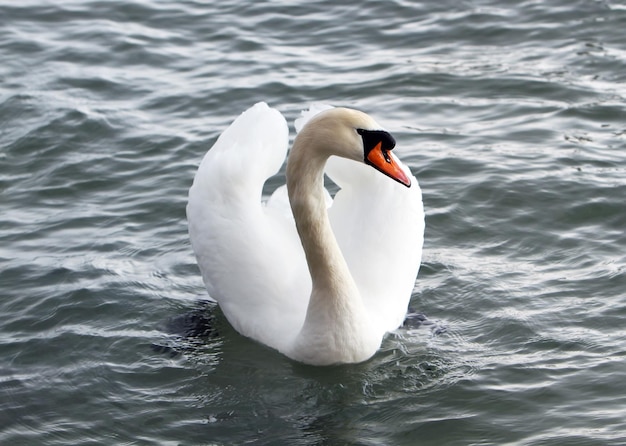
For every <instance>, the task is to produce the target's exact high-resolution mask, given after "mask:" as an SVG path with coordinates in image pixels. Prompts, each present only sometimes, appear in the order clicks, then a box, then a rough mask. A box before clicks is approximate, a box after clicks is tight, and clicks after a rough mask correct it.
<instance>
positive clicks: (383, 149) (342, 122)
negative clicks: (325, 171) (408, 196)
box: [294, 108, 411, 187]
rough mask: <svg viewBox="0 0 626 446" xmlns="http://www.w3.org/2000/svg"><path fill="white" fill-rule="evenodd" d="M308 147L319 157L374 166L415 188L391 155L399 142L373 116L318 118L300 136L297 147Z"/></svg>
mask: <svg viewBox="0 0 626 446" xmlns="http://www.w3.org/2000/svg"><path fill="white" fill-rule="evenodd" d="M296 144H298V145H300V144H304V145H306V146H308V147H311V148H313V150H315V151H316V152H318V153H319V154H321V155H323V156H325V157H329V156H332V155H335V156H339V157H342V158H348V159H351V160H354V161H358V162H361V163H365V164H367V165H369V166H372V167H373V168H374V169H376V170H378V171H379V172H381V173H383V174H385V175H387V176H388V177H390V178H392V179H393V180H395V181H397V182H398V183H400V184H402V185H404V186H406V187H411V180H410V178H409V176H408V175H407V174H406V173H405V172H404V170H402V168H401V167H400V162H399V161H398V159H397V158H396V157H395V155H393V153H391V150H392V149H393V148H394V147H395V145H396V141H395V139H394V138H393V136H391V134H390V133H389V132H388V131H386V130H384V129H383V128H382V127H381V126H380V125H379V124H378V123H377V122H376V121H375V120H374V119H373V118H372V117H371V116H369V115H367V114H366V113H363V112H361V111H358V110H353V109H349V108H332V109H329V110H325V111H323V112H321V113H319V114H318V115H316V116H314V117H313V118H312V119H311V120H310V121H309V122H308V123H307V124H306V125H305V126H304V128H303V129H302V130H301V131H300V133H298V136H297V137H296V141H295V142H294V146H295V145H296Z"/></svg>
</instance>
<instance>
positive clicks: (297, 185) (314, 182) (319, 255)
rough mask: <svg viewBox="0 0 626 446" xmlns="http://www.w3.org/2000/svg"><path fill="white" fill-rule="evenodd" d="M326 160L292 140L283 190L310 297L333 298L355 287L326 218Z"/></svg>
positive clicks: (321, 155)
mask: <svg viewBox="0 0 626 446" xmlns="http://www.w3.org/2000/svg"><path fill="white" fill-rule="evenodd" d="M327 159H328V156H327V155H325V154H323V153H320V151H316V150H313V149H312V148H309V147H307V146H306V144H302V143H300V141H299V140H298V138H296V142H295V143H294V145H293V148H292V151H291V154H290V155H289V160H288V163H287V190H288V193H289V203H290V205H291V210H292V212H293V216H294V219H295V221H296V227H297V230H298V235H299V236H300V241H301V243H302V247H303V249H304V253H305V255H306V260H307V263H308V266H309V272H310V274H311V280H312V284H313V293H312V298H313V296H315V297H317V298H319V299H337V298H341V297H344V296H346V294H352V293H354V292H355V291H356V285H355V284H354V281H353V279H352V276H351V274H350V271H349V269H348V266H347V264H346V262H345V260H344V258H343V255H342V253H341V250H340V248H339V245H338V244H337V240H336V239H335V235H334V234H333V231H332V228H331V225H330V221H329V219H328V212H327V210H326V199H325V191H324V166H325V164H326V161H327ZM357 295H358V292H357Z"/></svg>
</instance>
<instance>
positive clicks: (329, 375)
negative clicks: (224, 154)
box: [0, 0, 626, 445]
mask: <svg viewBox="0 0 626 446" xmlns="http://www.w3.org/2000/svg"><path fill="white" fill-rule="evenodd" d="M0 15H1V16H2V25H1V26H0V60H1V61H2V63H1V64H0V144H1V146H0V194H1V195H0V200H1V202H0V203H1V205H2V208H1V209H2V213H1V215H0V264H1V265H2V268H1V269H0V290H1V299H0V443H1V444H11V445H27V444H37V445H40V444H47V445H55V444H63V445H66V444H76V445H78V444H128V445H130V444H133V445H143V444H181V445H195V444H198V445H199V444H205V445H206V444H217V445H231V444H247V443H252V444H268V445H269V444H289V445H295V444H300V445H321V444H329V445H330V444H332V445H336V444H358V445H390V444H394V445H478V444H480V445H618V444H624V443H626V422H625V421H624V420H625V419H626V395H625V394H624V391H623V387H624V384H623V383H624V380H625V378H626V365H625V359H626V332H625V331H624V329H623V327H624V323H625V322H626V294H625V291H624V290H625V289H626V271H625V265H626V254H625V248H626V236H625V234H624V227H626V213H625V211H624V197H626V172H625V167H624V166H625V165H626V163H625V161H626V152H625V150H624V149H626V108H625V103H626V45H625V43H624V37H623V30H624V28H625V27H626V5H625V4H624V3H623V2H620V1H617V0H606V1H576V2H571V1H567V2H566V1H556V0H554V1H547V2H535V1H524V2H496V1H465V2H457V1H451V0H444V1H439V2H411V1H401V0H398V1H394V2H386V1H367V2H360V3H355V4H352V5H338V4H336V2H331V1H323V0H319V1H306V2H304V1H302V2H297V1H289V2H287V1H285V2H243V1H222V2H200V1H177V2H173V1H169V0H163V1H148V0H143V1H131V2H117V1H107V2H102V1H65V2H55V3H51V2H43V1H40V0H32V1H24V2H20V3H17V2H1V3H0ZM259 100H264V101H267V102H269V103H270V104H271V105H273V106H276V107H277V108H279V109H280V110H281V111H282V112H283V113H284V114H285V115H286V116H287V117H288V119H289V120H290V121H292V120H293V119H294V118H295V117H296V116H297V115H298V114H299V112H300V110H301V109H302V108H304V107H306V106H307V104H309V103H310V102H315V101H321V102H327V103H332V104H335V105H348V106H352V107H355V108H359V109H362V110H364V111H367V112H369V113H371V114H372V115H373V116H375V117H376V118H377V120H379V121H380V122H381V123H383V124H384V125H385V126H386V127H388V128H389V129H390V130H391V131H392V132H393V134H394V136H395V137H396V140H397V141H398V149H397V153H398V154H399V156H401V157H402V158H403V159H404V160H405V161H406V162H407V163H408V164H409V165H410V166H411V168H412V170H413V172H414V173H415V174H416V175H417V176H418V178H419V180H420V184H421V186H422V189H423V193H424V204H425V207H426V212H427V221H426V239H425V247H424V255H423V265H422V269H421V271H420V275H419V278H418V280H417V282H416V286H415V293H414V295H413V298H412V303H411V305H412V307H413V308H415V309H416V310H417V311H419V312H422V313H425V314H427V315H428V317H429V318H430V319H431V320H432V321H436V322H437V324H439V326H440V327H442V326H443V327H445V328H446V331H445V332H443V333H441V332H440V330H434V331H433V330H430V329H429V328H428V327H417V328H409V329H404V330H400V331H399V332H397V333H395V334H393V335H390V336H389V337H388V338H387V339H386V340H385V342H384V344H383V347H382V349H381V351H380V352H379V353H378V354H377V355H376V356H375V357H374V358H373V359H371V360H370V361H368V362H366V363H363V364H359V365H351V366H341V367H330V368H313V367H306V366H302V365H298V364H294V363H293V362H291V361H289V360H287V359H285V358H284V357H282V356H280V355H279V354H277V353H274V352H272V351H270V350H268V349H265V348H264V347H261V346H259V345H257V344H255V343H253V342H251V341H248V340H246V339H244V338H242V337H241V336H239V335H237V334H236V333H235V332H234V331H233V330H232V329H231V328H230V327H229V326H228V324H227V322H226V321H225V320H224V317H223V316H222V315H221V313H220V312H219V310H217V309H216V308H215V306H214V305H213V304H211V303H210V302H209V298H208V296H207V294H206V291H205V290H204V287H203V284H202V282H201V279H200V275H199V272H198V269H197V266H196V264H195V260H194V257H193V254H192V252H191V248H190V245H189V241H188V237H187V232H186V219H185V204H186V194H187V190H188V188H189V186H190V184H191V181H192V178H193V175H194V173H195V169H196V167H197V164H198V163H199V161H200V159H201V157H202V155H203V154H204V152H205V151H206V150H207V148H208V147H210V146H211V144H212V143H213V141H214V140H215V138H216V137H217V135H218V134H219V133H220V132H221V130H223V128H224V127H225V126H226V125H228V123H229V122H230V121H231V120H232V119H233V118H234V117H235V116H236V115H238V114H239V113H240V112H241V111H243V110H244V109H245V108H247V107H248V106H250V105H251V104H253V103H255V102H257V101H259ZM282 180H283V178H282V174H281V175H279V177H278V178H274V179H272V181H270V183H269V184H268V192H269V191H270V190H271V189H272V187H275V185H276V184H278V183H279V182H280V181H282Z"/></svg>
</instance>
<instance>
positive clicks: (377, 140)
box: [356, 129, 396, 162]
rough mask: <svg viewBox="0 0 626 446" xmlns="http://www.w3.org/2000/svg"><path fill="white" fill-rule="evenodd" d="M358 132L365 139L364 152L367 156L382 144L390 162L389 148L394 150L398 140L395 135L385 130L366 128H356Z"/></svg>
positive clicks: (386, 158) (386, 157) (385, 155)
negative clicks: (394, 137)
mask: <svg viewBox="0 0 626 446" xmlns="http://www.w3.org/2000/svg"><path fill="white" fill-rule="evenodd" d="M356 132H357V133H358V134H359V135H361V138H362V139H363V152H364V155H365V157H366V158H367V155H368V154H369V153H370V152H371V151H372V149H374V147H376V146H377V145H378V144H380V146H381V147H380V148H381V149H382V152H383V155H384V157H385V160H386V161H387V162H389V154H388V153H387V152H388V151H389V150H392V149H393V148H394V147H395V146H396V140H395V139H393V136H391V134H390V133H389V132H387V131H385V130H365V129H356Z"/></svg>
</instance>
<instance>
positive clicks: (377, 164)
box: [366, 142, 411, 187]
mask: <svg viewBox="0 0 626 446" xmlns="http://www.w3.org/2000/svg"><path fill="white" fill-rule="evenodd" d="M366 161H367V163H368V164H370V165H371V166H372V167H374V168H375V169H376V170H378V171H379V172H382V173H384V174H385V175H387V176H388V177H389V178H393V179H394V180H396V181H397V182H398V183H400V184H403V185H405V186H406V187H411V179H410V178H409V177H408V176H407V174H406V173H404V170H402V168H401V167H400V164H398V161H397V160H396V157H395V156H393V155H392V154H391V153H390V151H389V150H383V148H382V142H379V143H378V144H376V146H374V148H373V149H372V150H370V151H369V153H368V154H367V157H366Z"/></svg>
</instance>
